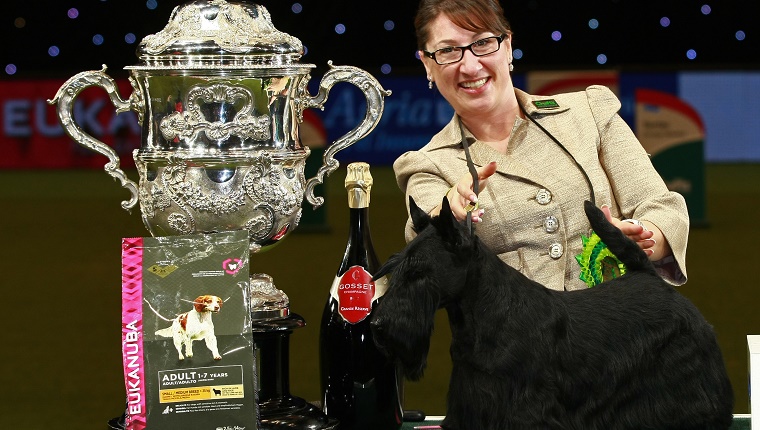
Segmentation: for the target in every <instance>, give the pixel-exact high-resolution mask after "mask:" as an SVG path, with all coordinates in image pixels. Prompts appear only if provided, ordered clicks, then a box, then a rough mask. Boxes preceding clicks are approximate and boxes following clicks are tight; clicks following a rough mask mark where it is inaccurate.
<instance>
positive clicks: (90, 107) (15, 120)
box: [0, 79, 141, 169]
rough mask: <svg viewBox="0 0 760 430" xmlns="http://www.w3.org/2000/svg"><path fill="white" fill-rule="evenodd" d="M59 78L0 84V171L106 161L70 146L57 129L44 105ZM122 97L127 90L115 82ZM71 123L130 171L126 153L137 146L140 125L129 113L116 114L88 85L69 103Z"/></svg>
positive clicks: (103, 94)
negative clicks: (110, 151)
mask: <svg viewBox="0 0 760 430" xmlns="http://www.w3.org/2000/svg"><path fill="white" fill-rule="evenodd" d="M62 84H63V80H61V81H58V80H38V81H5V82H0V124H2V135H0V151H1V152H0V168H2V169H16V168H18V169H27V168H29V169H31V168H51V169H56V168H72V167H76V168H81V167H86V168H102V167H103V166H104V165H105V164H106V163H107V162H108V159H107V158H106V157H104V156H102V155H100V154H98V153H96V152H93V151H91V150H89V149H86V148H84V147H82V146H80V145H78V144H76V143H75V142H74V141H73V140H72V139H71V138H70V137H69V136H68V135H67V134H66V133H65V132H64V130H63V127H62V126H61V124H60V121H59V120H58V114H57V112H56V108H57V106H51V105H49V104H48V102H47V101H48V100H50V99H53V98H54V97H55V94H56V92H57V91H58V88H60V86H61V85H62ZM117 84H118V87H119V92H120V94H121V97H122V99H127V98H128V97H129V95H130V93H131V92H132V86H131V85H130V84H129V81H127V80H126V79H123V80H119V81H117ZM73 111H74V119H75V121H76V123H77V124H78V125H79V127H80V128H81V129H82V130H84V131H85V132H86V133H87V134H89V135H91V136H92V137H94V138H95V139H97V140H100V141H101V142H103V143H106V144H107V145H109V146H111V147H112V148H114V149H115V150H116V152H117V153H118V154H119V156H120V158H121V166H122V167H127V168H129V167H133V166H134V160H133V159H132V151H133V150H134V149H137V148H139V147H140V133H141V129H140V125H139V124H138V122H137V114H136V113H135V112H124V113H121V114H118V115H117V114H116V111H115V108H114V106H113V104H112V103H111V100H110V99H109V97H108V94H107V93H106V92H105V91H104V90H103V89H101V88H97V87H93V88H88V89H86V90H84V91H82V92H81V93H80V94H79V97H77V99H76V100H75V102H74V108H73Z"/></svg>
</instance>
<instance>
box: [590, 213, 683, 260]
mask: <svg viewBox="0 0 760 430" xmlns="http://www.w3.org/2000/svg"><path fill="white" fill-rule="evenodd" d="M602 212H603V213H604V217H605V218H607V221H609V222H610V223H612V225H614V226H615V227H617V228H619V229H620V231H622V232H623V234H624V235H626V236H628V238H629V239H631V240H632V241H634V242H636V243H637V244H638V245H639V247H640V248H641V249H643V250H644V252H645V253H646V254H647V256H648V257H649V260H651V261H657V260H660V259H662V258H664V257H667V256H668V255H670V254H672V253H673V251H671V249H670V245H668V241H667V240H665V236H663V234H662V231H660V229H659V228H657V226H656V225H654V224H652V223H650V222H647V221H640V222H639V223H640V224H641V225H638V224H636V223H632V222H629V221H621V220H619V219H617V218H615V217H613V216H612V213H611V212H610V207H609V206H607V205H602Z"/></svg>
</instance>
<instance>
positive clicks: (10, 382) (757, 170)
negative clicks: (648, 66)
mask: <svg viewBox="0 0 760 430" xmlns="http://www.w3.org/2000/svg"><path fill="white" fill-rule="evenodd" d="M132 173H133V172H131V176H133V175H132ZM372 173H373V176H374V177H375V186H374V187H373V190H372V205H371V220H370V221H371V225H372V232H373V239H374V241H375V247H376V248H377V252H378V254H379V257H380V259H381V260H385V259H386V258H387V257H388V256H389V255H390V254H391V253H393V252H395V251H397V250H399V249H401V248H402V247H403V246H404V242H403V237H402V227H403V223H404V221H405V217H406V214H405V208H404V199H403V196H402V195H401V193H400V191H399V190H398V188H397V187H396V185H395V181H394V180H393V177H392V172H391V171H390V169H389V168H380V167H375V168H373V169H372ZM706 175H707V193H708V195H707V213H708V221H709V226H708V227H704V228H699V229H693V230H692V232H691V238H690V243H689V254H688V264H689V276H690V281H689V283H688V285H687V286H684V287H682V288H681V291H682V292H683V293H684V294H685V295H686V296H688V297H689V298H691V299H692V300H693V301H694V302H695V303H696V305H697V306H698V307H699V308H700V309H701V310H702V312H703V313H704V314H705V316H706V317H707V319H708V320H709V321H711V322H712V323H713V324H714V326H715V329H716V331H717V333H718V336H719V340H720V343H721V346H722V348H723V352H724V355H725V358H726V362H727V364H728V367H729V371H730V374H731V378H732V381H733V384H734V389H735V392H736V398H737V403H736V409H735V412H737V413H747V412H748V402H747V347H746V335H747V334H760V313H758V312H757V311H756V310H757V306H758V303H759V302H760V300H759V299H760V281H758V280H757V277H756V276H754V275H752V270H754V269H753V268H754V267H756V266H755V265H757V264H758V263H757V262H756V261H755V260H754V258H755V257H756V255H757V253H756V251H757V249H759V247H758V243H760V223H758V221H757V220H758V219H759V217H758V215H760V186H758V184H760V165H757V164H754V165H711V166H708V167H707V171H706ZM344 177H345V170H344V169H343V168H341V169H340V170H338V171H337V172H336V173H335V174H334V175H333V176H332V177H330V178H328V181H327V182H328V183H327V185H326V186H324V187H318V188H317V192H318V194H323V195H325V194H326V196H327V202H328V203H327V208H326V219H327V220H328V222H327V224H326V225H324V227H326V228H324V229H320V228H315V229H313V230H315V231H319V230H322V231H321V232H306V231H305V230H306V229H305V228H304V231H303V232H297V233H295V234H293V235H291V236H290V237H288V238H287V239H286V240H285V241H284V242H283V243H282V244H281V245H279V246H277V247H276V248H274V249H273V250H271V251H269V252H267V253H264V254H261V255H257V256H255V258H254V259H253V260H252V268H253V270H256V271H261V272H266V273H269V274H270V275H272V276H273V277H274V279H275V283H276V284H277V286H278V287H279V288H280V289H282V290H284V291H285V292H286V293H288V295H289V296H290V300H291V310H292V311H293V312H296V313H298V314H300V315H302V316H303V317H304V318H305V319H306V321H307V326H306V327H305V328H302V329H299V330H298V331H296V332H295V333H294V334H293V336H292V337H291V372H290V376H291V392H292V393H293V394H294V395H297V396H300V397H303V398H306V399H307V400H316V399H317V398H318V397H319V395H318V389H319V388H318V380H317V365H318V363H317V336H318V331H319V328H318V322H319V318H320V313H321V311H322V306H323V303H324V300H326V297H327V294H328V289H329V286H330V284H331V282H332V280H333V277H334V276H335V270H336V269H337V267H338V264H339V262H340V259H341V257H342V254H343V249H344V247H345V241H346V235H347V228H348V227H347V222H348V221H347V220H348V217H347V209H346V197H345V191H344V190H343V179H344ZM127 197H128V192H127V191H126V190H123V189H121V188H120V187H119V186H118V184H117V183H116V182H114V181H113V180H112V179H111V178H110V177H109V176H108V175H106V174H105V173H104V172H102V171H100V170H97V171H35V172H13V171H0V208H1V209H2V212H3V215H2V223H0V225H2V230H1V231H2V236H3V237H4V239H5V240H4V243H5V247H4V248H3V250H2V258H0V283H1V285H2V292H3V298H4V300H3V306H2V312H1V313H0V315H2V316H0V324H2V328H3V330H2V331H3V339H2V341H3V348H2V350H3V352H2V354H0V357H1V358H0V369H2V371H1V372H0V386H2V387H3V388H2V389H0V416H2V417H3V419H2V423H3V424H2V427H3V428H13V429H23V430H35V429H47V428H49V427H51V426H59V427H61V428H81V429H103V428H104V424H105V421H106V420H107V419H108V418H110V417H112V416H114V415H116V414H119V413H120V412H121V409H122V405H123V401H124V394H123V393H124V389H123V383H122V379H121V357H120V348H121V346H120V332H121V325H120V319H121V313H120V273H121V272H120V270H121V269H120V260H119V259H120V241H121V238H122V237H127V236H144V235H146V231H145V230H144V228H143V226H142V224H141V221H140V219H139V216H138V212H139V211H138V210H134V211H133V213H132V214H129V213H127V212H125V211H123V210H122V209H121V208H120V206H119V203H120V202H121V200H123V199H126V198H127ZM307 210H311V209H310V208H307ZM446 324H447V323H446V320H445V315H444V314H442V313H441V314H439V320H438V325H437V331H436V334H435V336H434V339H433V342H432V350H431V356H430V360H429V361H430V363H429V367H428V371H427V376H426V378H425V379H424V380H423V381H422V382H419V383H414V384H412V383H407V385H406V399H405V406H406V408H409V409H422V410H424V411H425V412H426V413H428V414H429V415H442V414H443V413H444V410H445V395H446V390H447V384H448V374H449V370H450V366H451V363H450V361H449V358H448V328H447V325H446Z"/></svg>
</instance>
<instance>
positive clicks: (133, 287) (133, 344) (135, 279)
mask: <svg viewBox="0 0 760 430" xmlns="http://www.w3.org/2000/svg"><path fill="white" fill-rule="evenodd" d="M121 257H122V260H121V303H122V308H121V342H122V343H121V345H122V358H123V362H124V384H125V387H126V389H127V422H126V428H127V430H144V429H145V427H146V414H147V411H146V410H145V378H144V376H145V360H144V356H143V339H142V331H143V330H142V325H143V312H142V311H143V307H142V301H143V299H142V281H143V280H142V269H143V267H142V266H143V264H142V263H143V239H142V238H141V237H136V238H128V239H124V240H122V253H121Z"/></svg>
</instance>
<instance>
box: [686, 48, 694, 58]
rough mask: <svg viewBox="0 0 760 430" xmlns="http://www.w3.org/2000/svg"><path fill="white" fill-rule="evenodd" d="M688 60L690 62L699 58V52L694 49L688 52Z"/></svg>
mask: <svg viewBox="0 0 760 430" xmlns="http://www.w3.org/2000/svg"><path fill="white" fill-rule="evenodd" d="M686 58H688V59H689V60H693V59H695V58H697V51H695V50H693V49H689V50H688V51H686Z"/></svg>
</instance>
